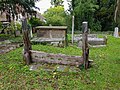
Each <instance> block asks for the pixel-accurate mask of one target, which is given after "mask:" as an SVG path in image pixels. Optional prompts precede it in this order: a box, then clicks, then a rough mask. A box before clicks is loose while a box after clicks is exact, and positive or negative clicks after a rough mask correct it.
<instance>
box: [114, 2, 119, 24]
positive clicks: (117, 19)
mask: <svg viewBox="0 0 120 90" xmlns="http://www.w3.org/2000/svg"><path fill="white" fill-rule="evenodd" d="M114 20H115V23H116V24H118V26H120V0H117V1H116V8H115V15H114Z"/></svg>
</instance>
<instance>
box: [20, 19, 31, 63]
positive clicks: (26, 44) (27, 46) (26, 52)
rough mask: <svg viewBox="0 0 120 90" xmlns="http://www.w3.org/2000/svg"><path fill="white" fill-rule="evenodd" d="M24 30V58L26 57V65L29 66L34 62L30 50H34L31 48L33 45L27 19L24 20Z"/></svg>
mask: <svg viewBox="0 0 120 90" xmlns="http://www.w3.org/2000/svg"><path fill="white" fill-rule="evenodd" d="M22 30H23V42H24V52H23V57H24V60H25V63H26V64H27V65H29V64H30V63H31V62H32V58H31V52H30V50H31V49H32V48H31V43H30V40H29V31H28V27H27V19H26V18H24V19H23V20H22Z"/></svg>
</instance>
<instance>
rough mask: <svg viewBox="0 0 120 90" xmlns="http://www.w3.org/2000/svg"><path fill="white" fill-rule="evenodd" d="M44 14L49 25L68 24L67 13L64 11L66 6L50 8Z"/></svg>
mask: <svg viewBox="0 0 120 90" xmlns="http://www.w3.org/2000/svg"><path fill="white" fill-rule="evenodd" d="M43 16H44V17H45V18H46V21H47V25H49V24H51V25H56V26H58V25H59V26H63V25H66V14H65V12H64V7H62V6H57V7H54V8H50V9H48V10H47V11H46V12H45V13H44V15H43Z"/></svg>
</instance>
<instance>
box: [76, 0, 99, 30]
mask: <svg viewBox="0 0 120 90" xmlns="http://www.w3.org/2000/svg"><path fill="white" fill-rule="evenodd" d="M98 8H99V6H98V5H96V3H95V1H94V0H86V1H85V0H76V1H75V7H74V13H75V21H78V22H76V24H75V27H77V28H76V29H77V30H81V27H80V26H81V24H82V22H83V21H88V22H89V28H91V30H94V29H97V28H93V26H94V25H95V24H96V22H95V18H94V17H93V16H94V12H95V11H96V9H98Z"/></svg>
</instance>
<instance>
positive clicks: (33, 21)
mask: <svg viewBox="0 0 120 90" xmlns="http://www.w3.org/2000/svg"><path fill="white" fill-rule="evenodd" d="M29 23H30V24H31V26H32V27H36V26H41V25H44V22H43V21H41V20H40V19H38V18H35V17H32V18H31V19H30V20H29Z"/></svg>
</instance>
